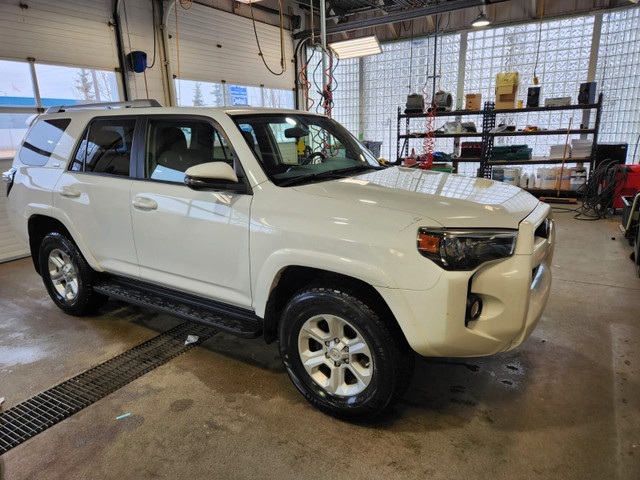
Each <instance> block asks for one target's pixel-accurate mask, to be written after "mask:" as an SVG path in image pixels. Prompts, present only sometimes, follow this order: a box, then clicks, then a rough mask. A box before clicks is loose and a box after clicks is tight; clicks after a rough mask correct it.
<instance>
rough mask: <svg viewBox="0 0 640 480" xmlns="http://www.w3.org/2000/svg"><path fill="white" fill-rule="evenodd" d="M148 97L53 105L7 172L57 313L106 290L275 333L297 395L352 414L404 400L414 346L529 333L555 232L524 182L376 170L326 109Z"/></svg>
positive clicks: (494, 348) (14, 210)
mask: <svg viewBox="0 0 640 480" xmlns="http://www.w3.org/2000/svg"><path fill="white" fill-rule="evenodd" d="M154 105H155V103H154V102H153V101H152V102H141V101H135V102H130V103H127V104H115V105H102V106H101V108H98V107H95V106H93V107H92V106H81V107H77V106H76V107H56V108H54V109H50V110H49V111H48V112H47V113H46V114H45V115H42V116H40V117H39V118H38V119H37V120H36V121H35V122H34V124H33V125H32V127H31V129H30V130H29V132H28V133H27V135H26V138H25V140H24V143H23V144H22V146H21V148H20V150H19V151H18V153H17V155H16V157H15V160H14V163H13V168H12V169H11V170H10V171H9V172H6V173H5V175H4V177H5V179H6V180H7V182H8V184H7V189H8V200H9V202H8V204H9V216H10V218H11V223H12V225H13V226H14V228H15V229H16V231H17V232H18V234H19V235H20V237H22V238H23V239H24V240H25V241H26V242H28V243H29V245H30V247H31V253H32V257H33V262H34V265H35V268H36V270H37V271H38V272H39V273H40V275H41V276H42V278H43V281H44V284H45V286H46V288H47V290H48V292H49V294H50V295H51V298H52V299H53V301H54V302H55V303H56V305H58V307H60V308H61V309H62V310H64V311H65V312H67V313H69V314H72V315H85V314H88V313H90V312H93V311H95V310H96V309H98V308H99V307H100V306H101V305H102V304H103V303H104V302H105V301H106V299H107V297H108V296H111V297H116V298H119V299H124V300H128V301H131V302H134V303H137V304H141V305H145V306H149V307H154V308H158V309H161V310H164V311H167V312H169V313H173V314H175V315H178V316H181V317H184V318H187V319H190V320H195V321H200V322H204V323H207V324H209V325H214V326H215V327H217V328H218V329H219V330H221V331H225V332H231V333H234V334H237V335H240V336H244V337H255V336H258V335H263V336H264V338H265V340H266V341H267V342H272V341H274V340H276V339H277V340H278V343H279V346H280V352H281V355H282V359H283V362H284V365H285V367H286V369H287V372H288V373H289V375H290V377H291V379H292V380H293V383H294V384H295V386H296V387H297V388H298V389H299V390H300V391H301V392H302V394H303V395H304V396H305V397H306V398H307V400H309V401H310V402H311V403H312V404H313V405H315V406H316V407H318V408H320V409H321V410H323V411H325V412H328V413H330V414H333V415H336V416H339V417H349V418H364V417H372V416H374V415H377V414H379V413H381V412H382V411H383V410H385V409H386V408H387V407H389V406H391V405H392V404H393V403H394V402H396V401H398V400H399V399H400V397H401V396H402V394H403V393H404V391H405V390H406V388H407V386H408V383H409V381H410V379H411V375H412V371H413V352H412V350H414V351H415V352H417V353H419V354H420V355H425V356H449V357H469V356H480V355H490V354H493V353H497V352H504V351H507V350H510V349H512V348H515V347H516V346H518V345H519V344H521V343H522V342H523V341H524V340H525V339H526V338H527V336H528V335H529V334H530V333H531V332H532V330H533V329H534V328H535V326H536V323H537V322H538V320H539V318H540V316H541V314H542V310H543V308H544V306H545V303H546V301H547V297H548V295H549V289H550V285H551V273H550V269H549V267H550V263H551V257H552V255H553V247H554V230H553V220H552V219H551V218H550V208H549V206H548V205H546V204H544V203H540V202H539V201H538V200H536V198H534V197H533V196H531V195H530V194H528V193H527V192H525V191H524V190H521V189H520V188H518V187H514V186H510V185H505V184H503V183H498V182H493V181H490V180H485V179H480V178H467V177H463V176H458V175H450V174H446V173H441V172H434V171H424V170H418V169H410V168H400V167H392V168H385V167H384V166H381V165H380V164H379V163H378V161H377V160H376V159H375V158H374V157H373V156H372V155H371V153H370V152H369V151H368V150H366V149H365V148H364V147H363V146H362V145H361V144H360V143H359V142H358V141H357V140H356V139H355V138H354V137H353V135H351V134H350V133H349V132H347V130H345V129H344V128H343V127H342V126H340V125H339V124H338V123H336V122H335V121H333V120H331V119H329V118H327V117H324V116H321V115H313V114H308V113H305V112H300V111H291V110H267V109H249V108H247V109H215V108H161V107H159V106H154ZM117 107H121V108H117ZM126 107H133V108H126Z"/></svg>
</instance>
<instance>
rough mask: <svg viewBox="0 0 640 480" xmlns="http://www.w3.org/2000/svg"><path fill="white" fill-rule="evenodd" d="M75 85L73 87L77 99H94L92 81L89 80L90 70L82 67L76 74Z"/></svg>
mask: <svg viewBox="0 0 640 480" xmlns="http://www.w3.org/2000/svg"><path fill="white" fill-rule="evenodd" d="M76 77H77V78H76V79H75V82H76V86H75V87H74V89H75V91H76V96H77V97H78V99H79V100H84V101H87V102H89V101H92V100H93V101H95V99H96V95H95V93H94V88H93V82H92V81H91V72H90V71H89V70H86V69H84V68H81V69H80V71H79V72H78V73H77V74H76Z"/></svg>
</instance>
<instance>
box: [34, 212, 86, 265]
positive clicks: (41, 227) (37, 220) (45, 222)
mask: <svg viewBox="0 0 640 480" xmlns="http://www.w3.org/2000/svg"><path fill="white" fill-rule="evenodd" d="M27 232H28V234H29V249H30V251H31V260H32V261H33V266H34V267H35V269H36V272H38V274H40V273H41V272H40V264H39V261H38V255H39V250H40V244H41V243H42V240H43V239H44V237H45V236H46V235H47V234H48V233H51V232H59V233H62V234H63V235H66V236H67V237H68V238H69V239H70V240H71V241H72V242H73V243H75V244H76V246H77V247H78V249H79V250H80V252H81V253H82V255H83V256H84V258H85V260H86V261H87V263H88V264H89V265H90V266H91V268H93V269H94V270H98V268H97V267H98V263H97V262H96V260H95V259H94V258H93V256H92V255H87V253H88V252H87V249H86V248H83V247H85V246H84V245H82V244H81V242H78V239H77V238H74V236H73V235H72V234H71V231H70V229H68V228H67V227H66V226H65V224H64V223H63V222H62V221H60V220H59V219H57V218H54V217H50V216H48V215H41V214H33V215H31V216H30V217H29V221H28V222H27Z"/></svg>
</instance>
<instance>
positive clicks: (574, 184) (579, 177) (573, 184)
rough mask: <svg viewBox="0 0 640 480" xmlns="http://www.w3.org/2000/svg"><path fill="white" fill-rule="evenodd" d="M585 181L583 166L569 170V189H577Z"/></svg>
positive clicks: (585, 175)
mask: <svg viewBox="0 0 640 480" xmlns="http://www.w3.org/2000/svg"><path fill="white" fill-rule="evenodd" d="M585 183H587V171H586V170H585V169H584V168H576V169H575V170H574V171H573V172H571V181H570V189H571V191H572V192H575V191H576V190H578V188H580V187H581V186H583V185H584V184H585Z"/></svg>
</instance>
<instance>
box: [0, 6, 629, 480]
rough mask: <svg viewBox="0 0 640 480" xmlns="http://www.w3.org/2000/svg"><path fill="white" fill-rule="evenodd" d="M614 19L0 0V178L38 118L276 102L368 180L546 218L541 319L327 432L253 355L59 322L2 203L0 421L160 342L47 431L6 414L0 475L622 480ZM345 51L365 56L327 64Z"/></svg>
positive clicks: (620, 108)
mask: <svg viewBox="0 0 640 480" xmlns="http://www.w3.org/2000/svg"><path fill="white" fill-rule="evenodd" d="M638 6H639V5H638V2H637V1H635V0H631V1H629V0H571V1H560V0H496V1H482V0H448V1H445V0H439V1H438V0H433V1H432V0H418V1H410V0H357V1H355V0H354V1H342V0H326V1H324V0H323V1H320V0H313V1H308V0H299V1H297V0H259V1H258V0H256V1H254V2H248V1H247V0H244V1H239V0H196V1H190V0H175V1H161V0H94V1H92V2H82V1H78V0H56V1H45V0H21V1H14V0H2V1H0V13H1V15H0V171H3V172H4V171H5V170H8V169H9V168H10V167H11V163H12V160H13V155H14V154H15V152H16V150H17V149H18V147H19V146H20V143H21V141H22V138H23V137H24V134H25V133H26V131H27V129H28V125H29V122H30V120H31V118H33V117H34V115H37V114H39V113H43V112H44V111H45V110H46V109H47V108H48V107H51V106H55V105H60V104H66V105H69V104H79V103H99V102H118V101H130V100H136V99H147V98H150V99H156V100H157V101H158V102H159V103H160V104H162V105H163V106H194V107H207V106H209V107H238V106H240V107H242V106H253V107H274V108H291V109H301V110H309V111H312V112H317V113H324V114H328V115H330V116H331V117H332V118H334V119H336V120H337V121H338V122H340V123H341V124H343V125H344V126H345V127H347V129H348V130H349V131H351V132H352V133H353V134H354V136H356V137H357V138H358V139H360V140H362V141H363V142H364V143H365V145H367V146H368V148H369V149H370V150H372V151H373V152H374V153H375V154H376V155H377V157H378V158H382V159H384V161H385V162H386V163H388V164H390V165H403V166H405V167H407V168H436V169H441V170H442V171H453V172H455V173H459V174H462V175H466V176H471V177H476V176H477V177H485V178H493V179H496V180H501V181H504V182H506V183H512V184H515V185H518V186H521V187H523V188H527V189H528V190H529V191H530V192H531V193H532V194H534V195H536V196H539V197H544V198H546V200H547V201H548V202H549V203H550V204H551V205H552V206H553V210H554V216H555V219H556V227H557V245H556V251H555V256H554V259H553V285H552V290H551V295H550V298H549V302H548V304H547V307H546V309H545V311H544V314H543V316H542V319H541V320H540V323H539V325H538V326H537V328H536V329H535V331H534V332H533V334H532V335H531V337H530V338H529V339H528V340H526V341H525V343H524V344H523V345H521V346H520V347H518V348H516V349H515V350H512V351H510V352H507V353H502V354H497V355H493V356H490V357H481V358H463V359H460V358H422V357H420V358H417V359H416V373H415V375H414V377H413V380H412V383H411V386H410V388H409V391H408V392H407V394H406V395H405V396H404V398H403V400H402V401H401V402H400V404H399V405H398V406H397V407H396V408H395V409H394V410H393V412H391V413H390V414H388V415H385V416H383V417H381V418H379V419H376V420H374V421H371V422H366V423H349V422H344V421H340V420H337V419H334V418H332V417H330V416H327V415H325V414H323V413H321V412H320V411H318V410H316V409H314V408H313V407H312V406H311V405H309V404H308V403H307V402H306V401H305V399H304V398H303V397H302V396H301V395H300V394H299V392H298V391H297V390H296V388H295V387H294V386H293V385H292V383H291V381H290V379H289V377H288V376H287V374H286V372H285V369H284V367H283V365H282V361H281V360H280V356H279V352H278V346H277V344H275V343H273V344H269V345H267V344H265V342H264V341H263V340H262V339H260V338H258V339H255V340H245V339H239V338H236V337H233V336H230V335H227V334H224V333H220V332H215V331H213V330H211V329H210V328H208V327H206V328H205V327H203V326H202V325H199V324H195V323H193V324H190V323H189V322H185V320H182V319H179V318H176V317H172V316H169V315H166V314H161V313H157V312H156V311H154V310H152V309H147V308H143V307H138V306H133V305H130V304H126V303H124V302H120V301H117V300H110V301H109V302H108V303H107V304H106V305H105V306H104V307H103V308H102V309H101V310H100V311H99V313H98V314H96V315H92V316H88V317H82V318H76V317H71V316H68V315H65V314H64V313H63V312H61V311H60V310H58V309H57V308H56V306H55V305H54V304H53V303H52V302H51V300H50V299H49V296H48V295H47V292H46V289H45V287H44V286H43V285H42V281H41V279H40V277H39V276H38V274H37V273H36V272H35V271H34V268H33V262H32V260H31V258H30V252H29V247H28V245H24V244H23V243H21V242H20V241H19V240H18V239H17V238H16V237H15V235H14V233H13V230H12V227H11V225H10V224H9V221H8V218H7V214H6V212H5V210H6V209H5V206H6V205H5V204H6V200H7V199H6V195H4V194H3V195H2V196H0V204H1V205H0V292H1V293H0V305H1V307H2V308H1V312H0V412H7V411H9V410H11V409H12V408H15V407H16V406H19V405H21V404H23V402H27V401H29V400H30V399H34V398H43V397H38V395H42V394H43V392H48V391H50V389H53V388H54V387H56V386H58V385H60V384H63V383H64V382H66V381H69V380H70V379H74V378H76V377H77V376H78V375H81V374H84V373H85V372H87V373H91V372H93V373H92V374H95V375H100V376H102V378H106V377H105V376H104V375H105V374H104V373H102V372H103V371H102V370H91V369H93V368H94V367H96V368H102V365H103V364H105V362H109V361H110V360H114V359H118V361H120V359H122V361H123V362H126V357H121V355H127V354H129V352H131V351H132V349H134V347H136V346H138V345H140V344H144V345H145V347H144V348H147V346H146V345H147V344H146V343H144V342H148V341H149V342H152V343H149V344H148V348H149V349H150V350H149V351H151V349H153V348H157V349H158V351H160V350H163V349H164V351H163V353H162V355H160V354H159V355H160V356H159V357H158V359H157V361H156V363H154V364H153V365H152V366H146V367H145V368H144V369H142V370H138V371H136V372H135V373H131V372H129V373H128V375H129V376H130V377H131V378H128V379H125V377H127V375H122V378H117V377H118V375H114V374H113V372H110V373H109V375H111V377H109V378H110V380H109V382H110V383H108V385H107V386H106V387H105V391H104V392H103V393H101V394H100V395H97V396H96V399H95V401H93V402H91V403H90V404H86V405H74V402H73V401H69V404H70V405H71V407H68V409H67V410H68V411H67V412H66V413H65V412H63V414H64V415H63V416H64V419H61V421H58V420H56V421H51V422H49V424H47V425H45V426H36V423H30V420H29V419H27V420H25V421H24V424H23V427H22V429H21V430H20V431H19V432H17V431H15V430H14V431H12V432H11V435H12V440H11V442H14V443H10V442H9V440H8V436H7V437H5V438H4V439H3V438H2V435H8V433H7V432H8V430H7V429H6V428H5V430H2V428H3V427H5V426H6V423H2V418H3V417H2V415H3V413H0V439H1V440H4V441H5V445H7V447H6V449H5V451H4V452H3V453H2V454H0V479H2V480H14V479H27V478H45V477H46V478H49V479H57V478H60V479H63V478H64V479H76V478H77V479H81V478H82V479H84V478H187V477H192V478H229V479H246V478H265V479H272V478H273V479H276V478H277V479H289V478H291V479H294V478H295V479H297V478H302V477H303V476H304V477H307V478H326V477H333V478H347V477H350V478H399V479H400V478H402V479H405V478H406V479H411V478H416V479H418V478H420V479H422V478H429V479H450V478H454V477H461V478H471V479H475V478H477V479H490V478H510V477H515V478H523V479H529V478H531V479H534V478H543V479H574V478H575V479H585V478H586V479H589V478H593V479H619V480H627V479H629V480H631V479H637V478H640V376H639V375H638V362H639V361H640V358H639V351H640V350H639V341H640V327H639V326H638V320H639V319H640V267H639V263H640V259H638V258H636V257H637V255H636V253H637V252H638V243H639V242H640V239H639V238H638V237H639V236H640V234H639V233H638V232H640V227H639V226H638V223H639V222H638V207H640V200H638V201H637V202H636V203H634V198H639V199H640V195H638V196H637V197H636V193H637V192H638V191H640V167H638V164H639V161H640V149H639V148H638V143H639V142H640V42H638V38H640V8H638ZM478 20H485V21H486V22H488V24H484V25H480V26H474V24H476V25H477V24H478ZM481 23H482V22H481ZM363 39H368V40H370V41H372V44H371V48H372V50H371V51H368V50H367V48H369V47H367V46H366V45H364V46H363V45H362V44H359V45H358V46H357V47H354V48H355V51H356V55H355V56H353V57H352V56H351V54H352V53H353V49H351V50H349V48H347V49H346V50H345V51H344V52H345V53H343V54H342V55H340V54H339V53H336V51H339V49H340V43H341V42H345V41H350V40H353V41H358V40H363ZM332 45H333V46H334V47H332ZM363 54H364V55H363ZM516 72H517V74H518V75H517V76H515V77H514V76H513V75H509V74H512V73H516ZM500 82H502V83H500ZM538 88H539V90H537V89H538ZM581 96H584V98H581ZM567 97H569V99H568V100H567ZM547 100H550V101H549V102H546V101H547ZM505 102H506V103H505ZM416 105H417V106H416ZM425 105H426V107H427V108H426V110H425ZM432 105H433V107H434V108H433V109H432V108H429V107H430V106H432ZM416 108H417V110H419V112H418V113H416ZM432 112H433V113H432ZM425 125H426V126H425ZM514 125H515V129H517V131H516V130H515V129H511V128H510V127H512V126H514ZM572 125H573V126H572ZM525 130H526V132H525ZM513 132H516V135H514V136H516V137H518V136H519V135H520V132H522V134H523V137H522V139H520V138H515V139H514V138H513V135H512V136H511V137H510V136H509V135H511V134H513ZM525 133H532V134H531V135H527V136H524V134H525ZM511 144H514V145H511ZM522 144H526V145H522ZM568 150H572V152H571V154H568ZM434 152H435V153H434ZM501 155H503V156H501ZM549 175H553V178H552V179H551V180H549V179H548V178H547V177H548V176H549ZM511 176H514V178H511ZM3 190H4V188H3ZM165 332H169V333H168V334H167V335H165V336H162V335H163V334H164V333H165ZM171 332H178V333H175V335H176V338H178V337H179V338H180V339H182V338H183V336H184V335H185V334H193V335H197V336H198V337H200V341H199V342H197V343H194V344H192V345H184V344H183V342H182V340H180V341H179V342H176V341H174V340H175V339H173V337H172V335H173V333H171ZM158 337H159V339H157V338H158ZM153 342H156V343H153ZM158 344H161V345H160V347H155V346H154V345H158ZM160 357H162V358H160ZM116 371H117V372H120V370H116ZM111 378H113V381H111ZM0 447H2V443H0Z"/></svg>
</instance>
